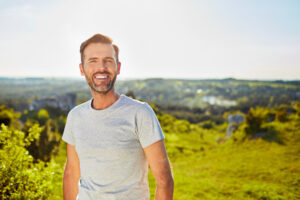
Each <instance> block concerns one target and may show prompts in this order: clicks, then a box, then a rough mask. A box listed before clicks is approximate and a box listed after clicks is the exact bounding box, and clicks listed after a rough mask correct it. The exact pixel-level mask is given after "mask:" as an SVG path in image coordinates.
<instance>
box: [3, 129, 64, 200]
mask: <svg viewBox="0 0 300 200" xmlns="http://www.w3.org/2000/svg"><path fill="white" fill-rule="evenodd" d="M40 132H41V128H40V127H39V126H38V125H34V126H32V127H31V128H30V130H29V132H28V135H27V136H25V133H24V132H22V131H19V130H11V129H9V128H8V127H7V126H5V125H4V124H2V126H1V130H0V144H1V149H0V160H1V164H0V198H1V199H3V200H6V199H49V197H50V196H51V195H52V194H54V192H55V191H54V186H53V182H54V181H57V180H59V179H60V178H59V177H61V170H60V169H59V168H58V166H57V164H55V163H53V162H50V163H44V162H42V161H38V162H36V163H34V162H33V157H32V156H31V155H30V154H29V152H28V151H27V149H26V147H27V146H29V145H30V144H31V142H33V141H34V140H35V139H37V138H39V135H40Z"/></svg>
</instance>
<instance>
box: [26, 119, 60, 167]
mask: <svg viewBox="0 0 300 200" xmlns="http://www.w3.org/2000/svg"><path fill="white" fill-rule="evenodd" d="M34 124H38V122H37V121H35V120H31V119H28V120H27V121H26V123H25V125H24V127H23V130H24V132H25V133H26V134H28V133H29V132H30V127H32V126H33V125H34ZM60 141H61V135H60V134H59V133H58V126H57V122H56V121H55V120H52V119H47V120H46V121H45V124H44V125H43V126H41V132H40V136H39V137H38V138H36V139H35V140H34V141H32V142H31V144H30V145H28V146H27V147H26V148H27V149H28V151H29V153H30V154H31V155H32V156H33V157H34V159H35V160H37V159H39V160H42V161H45V162H49V161H50V160H51V157H52V156H53V155H56V154H57V153H58V151H59V148H58V147H59V144H60Z"/></svg>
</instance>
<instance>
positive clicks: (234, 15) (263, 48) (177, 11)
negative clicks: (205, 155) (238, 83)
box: [0, 0, 300, 80]
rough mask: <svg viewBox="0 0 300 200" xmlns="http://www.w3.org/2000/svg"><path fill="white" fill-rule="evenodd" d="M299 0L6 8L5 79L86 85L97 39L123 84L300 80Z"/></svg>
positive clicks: (1, 9)
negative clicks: (85, 65) (108, 42)
mask: <svg viewBox="0 0 300 200" xmlns="http://www.w3.org/2000/svg"><path fill="white" fill-rule="evenodd" d="M299 10H300V1H298V0H294V1H293V0H284V1H283V0H280V1H279V0H264V1H261V0H245V1H240V0H227V1H224V0H206V1H204V0H126V1H124V0H110V1H102V0H51V1H50V0H47V1H46V0H9V1H8V0H0V77H4V76H8V77H62V78H80V71H79V67H78V65H79V63H80V54H79V46H80V44H81V42H83V41H84V40H86V39H87V38H89V37H91V36H92V35H94V34H95V33H102V34H104V35H108V36H110V37H111V38H112V39H113V41H114V43H115V44H117V45H118V46H119V48H120V55H119V57H120V61H121V74H120V75H119V78H120V79H143V78H186V79H203V78H238V79H267V80H268V79H270V80H273V79H283V80H295V79H297V80H300V12H299Z"/></svg>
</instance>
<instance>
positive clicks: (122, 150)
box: [63, 34, 174, 200]
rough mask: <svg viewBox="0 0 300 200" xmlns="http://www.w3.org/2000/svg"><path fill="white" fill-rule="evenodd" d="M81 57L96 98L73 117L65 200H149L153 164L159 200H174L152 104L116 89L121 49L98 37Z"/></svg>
mask: <svg viewBox="0 0 300 200" xmlns="http://www.w3.org/2000/svg"><path fill="white" fill-rule="evenodd" d="M80 54H81V64H80V65H79V67H80V72H81V75H83V76H85V78H86V81H87V83H88V85H89V87H90V91H91V94H92V98H91V99H90V100H89V101H87V102H85V103H83V104H81V105H78V106H76V107H75V108H73V109H72V110H71V111H70V112H69V114H68V118H67V123H66V126H65V130H64V133H63V140H64V141H65V142H67V143H68V144H67V162H66V166H65V171H64V178H63V192H64V199H65V200H75V199H79V200H100V199H105V200H109V199H115V200H127V199H128V200H144V199H149V198H150V197H149V187H148V177H147V174H148V164H149V165H150V168H151V171H152V172H153V175H154V177H155V180H156V194H155V199H159V200H164V199H173V188H174V182H173V178H172V174H171V169H170V163H169V159H168V156H167V153H166V149H165V145H164V141H163V140H164V135H163V132H162V130H161V127H160V124H159V122H158V120H157V118H156V116H155V113H154V112H153V110H152V109H151V107H150V106H149V105H148V104H147V103H144V102H140V101H137V100H134V99H131V98H129V97H127V96H125V95H123V94H122V95H119V94H118V93H117V92H116V91H115V89H114V83H115V81H116V78H117V75H118V74H120V67H121V63H120V62H119V58H118V54H119V49H118V47H117V46H116V45H114V44H112V40H111V39H110V38H109V37H107V36H104V35H101V34H96V35H94V36H92V37H91V38H89V39H88V40H86V41H85V42H83V43H82V44H81V46H80Z"/></svg>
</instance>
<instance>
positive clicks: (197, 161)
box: [52, 116, 300, 200]
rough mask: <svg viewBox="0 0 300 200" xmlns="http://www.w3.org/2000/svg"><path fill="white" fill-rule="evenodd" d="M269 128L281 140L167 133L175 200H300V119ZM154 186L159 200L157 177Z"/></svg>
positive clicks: (63, 153) (200, 131)
mask: <svg viewBox="0 0 300 200" xmlns="http://www.w3.org/2000/svg"><path fill="white" fill-rule="evenodd" d="M266 125H269V126H271V125H272V126H273V127H274V129H275V130H276V132H274V133H273V134H276V135H272V134H271V135H270V134H269V135H267V136H266V137H265V138H259V139H255V140H251V139H247V138H246V137H245V133H244V132H243V130H242V129H241V130H237V131H236V132H235V134H234V136H233V137H232V138H230V139H229V140H227V141H225V140H224V134H225V133H221V132H217V131H216V130H204V129H198V130H197V131H196V130H194V131H192V132H190V133H182V134H172V133H165V135H166V146H167V151H168V154H169V157H170V161H171V165H172V171H173V175H174V181H175V191H174V199H176V200H193V199H208V200H214V199H216V200H222V199H237V200H240V199H245V200H254V199H255V200H285V199H288V200H289V199H300V120H299V117H297V116H294V117H291V120H290V121H288V122H285V123H281V122H272V123H269V124H266ZM274 138H276V140H275V139H274ZM279 140H280V142H278V141H279ZM65 148H66V146H65V144H64V143H62V145H61V152H60V154H59V155H58V156H57V157H56V158H55V161H56V162H57V163H59V164H60V165H61V167H62V170H63V167H64V162H65V158H66V157H65V156H66V151H65ZM55 185H56V187H57V190H56V191H57V194H56V196H55V197H53V198H52V199H62V184H61V182H60V183H59V182H57V183H55ZM149 185H150V192H151V199H154V193H155V181H154V178H153V175H152V174H151V172H150V173H149Z"/></svg>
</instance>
